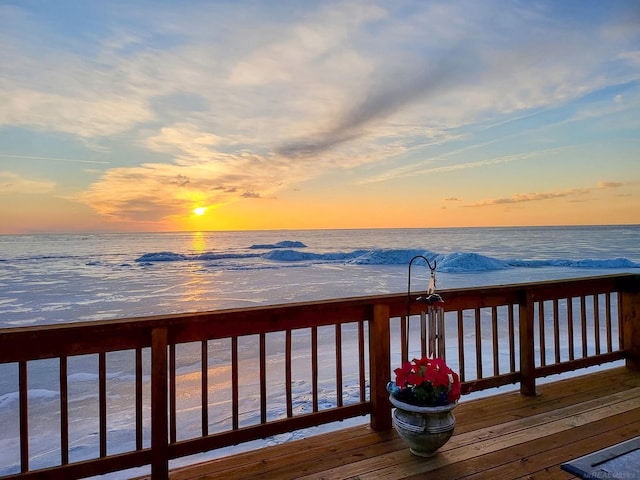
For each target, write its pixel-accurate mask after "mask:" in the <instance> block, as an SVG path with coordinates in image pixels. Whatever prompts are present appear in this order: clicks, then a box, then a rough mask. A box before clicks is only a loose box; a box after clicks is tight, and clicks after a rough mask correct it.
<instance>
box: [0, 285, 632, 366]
mask: <svg viewBox="0 0 640 480" xmlns="http://www.w3.org/2000/svg"><path fill="white" fill-rule="evenodd" d="M638 289H640V274H631V273H628V274H617V275H604V276H597V277H585V278H572V279H564V280H550V281H544V282H531V283H519V284H509V285H494V286H483V287H471V288H463V289H445V290H440V291H439V292H440V293H442V295H443V296H444V297H445V302H446V303H445V309H446V310H461V309H465V308H477V307H485V306H499V305H508V304H513V303H519V302H522V301H523V300H524V295H529V296H530V299H533V300H552V299H556V298H566V297H568V296H578V295H590V294H594V293H602V292H607V291H620V290H638ZM375 304H386V305H388V306H389V311H390V315H391V316H402V315H405V314H406V293H397V294H385V295H371V296H362V297H352V298H342V299H330V300H318V301H309V302H299V303H291V304H282V305H266V306H257V307H248V308H234V309H225V310H217V311H209V312H196V313H181V314H167V315H154V316H146V317H132V318H124V319H117V320H105V321H89V322H72V323H68V324H63V325H41V326H30V327H16V328H0V363H4V362H15V361H19V360H32V359H39V358H51V357H56V356H61V355H80V354H84V353H93V352H96V351H115V350H123V349H131V348H140V347H147V346H149V345H150V342H151V337H150V332H151V330H152V329H155V328H167V330H168V336H169V341H170V342H171V343H180V342H186V341H197V340H204V339H214V338H225V337H229V336H234V335H237V336H242V335H250V334H256V333H269V332H276V331H283V330H287V329H298V328H308V327H311V326H323V325H334V324H340V323H347V322H354V321H360V320H367V319H370V318H371V315H372V308H373V305H375Z"/></svg>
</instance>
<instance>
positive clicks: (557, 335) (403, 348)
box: [0, 274, 640, 479]
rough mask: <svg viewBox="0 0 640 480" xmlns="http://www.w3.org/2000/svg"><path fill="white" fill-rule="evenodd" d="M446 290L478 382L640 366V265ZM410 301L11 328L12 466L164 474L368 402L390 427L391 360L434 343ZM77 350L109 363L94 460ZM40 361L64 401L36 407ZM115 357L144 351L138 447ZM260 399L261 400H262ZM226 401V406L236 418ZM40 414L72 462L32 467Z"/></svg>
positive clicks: (361, 411) (376, 423)
mask: <svg viewBox="0 0 640 480" xmlns="http://www.w3.org/2000/svg"><path fill="white" fill-rule="evenodd" d="M440 293H441V294H442V296H443V297H444V299H445V310H446V313H445V319H446V323H445V325H446V326H445V332H443V333H444V336H443V337H442V340H445V349H444V352H443V354H444V355H446V360H447V362H448V363H449V364H450V365H451V366H452V367H453V368H454V369H456V370H458V371H459V372H460V375H461V378H462V380H463V391H464V392H469V391H478V390H483V389H487V388H493V387H499V386H503V385H508V384H513V383H518V382H519V383H520V389H521V392H522V393H523V394H525V395H534V394H535V383H536V378H539V377H543V376H547V375H551V374H557V373H563V372H567V371H570V370H575V369H579V368H585V367H589V366H593V365H597V364H601V363H605V362H611V361H615V360H622V359H625V360H626V364H627V366H629V367H630V368H634V369H639V368H640V275H631V274H625V275H615V276H605V277H593V278H584V279H572V280H563V281H551V282H542V283H532V284H519V285H507V286H493V287H480V288H471V289H457V290H444V291H441V292H440ZM409 305H410V322H409V326H408V328H407V322H405V319H406V317H407V296H406V295H404V294H399V295H383V296H371V297H358V298H351V299H340V300H330V301H319V302H309V303H297V304H292V305H279V306H267V307H256V308H250V309H234V310H223V311H216V312H205V313H190V314H181V315H164V316H155V317H145V318H136V319H123V320H116V321H106V322H88V323H69V324H65V325H61V326H40V327H27V328H15V329H13V328H12V329H2V330H0V366H3V367H4V368H5V370H3V371H6V368H9V369H14V370H15V377H16V383H17V392H18V402H17V407H16V412H15V414H16V418H17V419H18V424H19V428H18V430H19V434H18V437H19V441H18V443H19V446H18V447H17V448H16V452H17V453H16V454H17V455H19V457H20V461H19V462H16V463H19V468H18V469H17V471H15V472H9V474H7V475H5V476H4V477H1V478H23V479H27V478H81V477H86V476H91V475H98V474H104V473H108V472H113V471H121V470H126V469H130V468H133V467H138V466H142V465H151V473H152V476H153V478H154V479H156V478H157V479H164V478H167V477H168V469H169V461H170V460H171V459H177V458H181V457H185V456H188V455H192V454H197V453H201V452H206V451H210V450H213V449H218V448H220V447H224V446H230V445H234V444H238V443H242V442H247V441H250V440H254V439H260V438H266V437H270V436H273V435H276V434H280V433H284V432H293V431H296V430H300V429H304V428H307V427H311V426H314V425H320V424H326V423H331V422H335V421H340V420H344V419H348V418H351V417H356V416H362V415H367V414H368V415H370V423H371V425H372V427H373V428H375V429H388V428H390V427H391V416H390V412H391V408H390V404H389V402H388V398H387V393H386V390H385V385H386V383H387V382H388V381H389V379H391V375H392V370H393V368H394V367H395V366H396V365H397V366H399V362H401V361H402V359H403V358H408V357H410V356H418V355H421V354H423V353H425V352H426V350H427V347H428V346H427V345H425V341H424V340H423V339H421V337H420V335H419V333H418V332H417V331H416V328H417V327H416V325H415V323H416V321H415V320H416V318H415V317H416V315H417V314H418V313H419V310H420V308H421V307H420V304H418V303H413V302H410V304H409ZM407 338H408V342H407ZM301 342H305V344H306V346H304V347H301V346H300V343H301ZM78 358H82V359H87V358H89V359H93V360H94V361H95V363H96V377H97V386H96V390H97V391H96V392H95V396H96V398H97V400H96V402H97V405H96V410H97V417H98V419H97V424H98V428H97V431H98V440H97V442H96V443H97V448H96V453H95V455H94V456H93V457H91V458H80V459H78V458H74V453H73V449H72V448H70V438H71V437H72V436H73V434H74V433H73V427H72V424H71V421H70V415H71V411H70V410H71V409H72V406H73V405H75V402H76V401H77V400H76V399H75V398H74V396H73V394H72V393H71V391H70V384H69V378H70V377H71V373H70V363H72V362H75V360H76V359H78ZM46 359H50V360H46ZM51 359H53V361H54V362H55V364H54V365H53V366H52V365H51V361H52V360H51ZM345 360H346V362H345ZM41 361H45V362H46V367H45V368H47V369H48V373H49V374H53V375H56V376H57V378H58V379H59V381H58V387H59V392H58V394H59V406H58V407H59V408H57V409H56V410H55V411H53V412H52V413H43V415H44V416H45V418H43V419H34V414H35V413H36V412H35V410H36V409H34V408H33V406H32V402H31V401H30V399H29V390H30V388H31V386H30V385H31V383H32V382H31V378H32V377H33V376H35V374H33V373H32V371H35V370H36V369H38V368H39V367H41V365H40V364H39V362H41ZM112 361H116V362H117V363H118V365H119V368H126V365H128V364H129V363H130V364H131V375H130V378H131V379H132V380H130V383H131V385H129V387H130V391H131V392H132V394H131V396H130V405H125V406H122V405H120V404H119V407H118V408H122V409H125V410H126V411H127V412H130V414H131V417H132V419H133V420H132V423H133V425H134V428H133V432H132V436H133V440H132V442H131V444H132V447H131V448H130V449H127V450H126V451H122V445H119V444H118V443H117V442H110V441H109V431H110V430H109V414H110V412H112V411H113V408H114V407H113V406H112V403H114V402H115V400H114V399H113V398H112V395H110V390H109V379H110V378H111V373H110V372H111V370H110V368H109V366H110V364H111V362H112ZM3 364H4V365H3ZM123 365H125V367H123ZM328 365H330V367H327V366H328ZM52 370H53V373H52V372H51V371H52ZM221 372H222V373H221ZM127 378H129V377H128V376H127ZM221 379H223V380H224V381H222V380H221ZM247 389H249V390H251V389H253V390H252V391H251V393H249V394H247V391H248V390H247ZM272 390H273V391H272ZM113 397H117V396H113ZM247 398H249V399H250V400H253V399H256V403H255V408H254V407H251V406H250V407H249V408H250V409H253V410H247V407H246V405H245V403H247ZM121 401H122V400H121V399H119V400H118V402H120V403H121ZM248 403H249V405H253V403H252V401H249V402H248ZM274 403H275V404H276V407H274V405H273V404H274ZM4 408H10V407H4ZM274 408H275V410H274ZM212 409H213V410H214V411H215V412H216V415H215V419H217V420H215V421H214V419H213V418H211V417H210V415H209V413H210V411H211V410H212ZM219 409H223V410H224V411H225V412H228V417H229V421H228V422H226V424H220V421H219V418H221V417H223V418H224V417H225V416H226V413H225V415H220V414H219ZM194 410H195V411H199V414H200V415H199V417H200V418H199V419H198V420H197V422H196V423H197V431H195V432H194V431H193V430H192V429H187V430H188V431H187V432H186V433H185V432H182V431H181V428H179V427H178V425H181V424H182V421H181V420H182V417H181V416H182V415H183V414H184V413H185V412H190V411H194ZM254 410H255V412H254ZM119 413H122V412H119ZM254 413H255V415H253V414H254ZM247 417H249V418H247ZM39 422H47V423H49V424H54V425H56V424H59V425H60V429H59V430H60V432H59V433H60V435H59V446H57V447H56V450H57V451H58V452H59V456H60V460H59V462H55V463H54V464H53V465H49V466H44V467H40V466H38V467H36V468H34V467H32V458H33V448H32V444H33V442H32V439H33V438H34V435H36V434H37V433H34V431H33V429H32V427H31V425H32V424H34V423H39ZM223 423H224V422H223ZM2 435H3V433H2V431H1V430H0V442H1V441H2V440H3V439H2ZM179 437H180V438H179ZM183 437H184V438H183Z"/></svg>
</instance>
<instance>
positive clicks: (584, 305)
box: [580, 295, 587, 358]
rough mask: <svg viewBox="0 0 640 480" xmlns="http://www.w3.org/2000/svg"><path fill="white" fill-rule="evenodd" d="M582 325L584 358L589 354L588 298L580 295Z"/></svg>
mask: <svg viewBox="0 0 640 480" xmlns="http://www.w3.org/2000/svg"><path fill="white" fill-rule="evenodd" d="M580 323H581V325H580V327H581V329H582V358H585V357H586V356H587V300H586V297H585V296H584V295H580Z"/></svg>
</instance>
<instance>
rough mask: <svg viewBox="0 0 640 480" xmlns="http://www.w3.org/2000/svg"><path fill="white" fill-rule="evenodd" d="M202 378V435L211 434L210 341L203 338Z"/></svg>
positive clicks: (201, 354)
mask: <svg viewBox="0 0 640 480" xmlns="http://www.w3.org/2000/svg"><path fill="white" fill-rule="evenodd" d="M200 370H201V372H202V376H201V378H200V389H201V394H202V398H201V402H200V404H201V408H202V436H203V437H204V436H206V435H209V343H208V342H207V341H206V340H202V342H201V343H200Z"/></svg>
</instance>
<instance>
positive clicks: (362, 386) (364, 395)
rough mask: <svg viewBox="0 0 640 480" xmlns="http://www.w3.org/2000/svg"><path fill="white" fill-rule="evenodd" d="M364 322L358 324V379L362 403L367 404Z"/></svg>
mask: <svg viewBox="0 0 640 480" xmlns="http://www.w3.org/2000/svg"><path fill="white" fill-rule="evenodd" d="M364 347H365V345H364V321H363V320H360V321H359V322H358V377H359V379H360V401H361V402H365V401H366V400H367V390H366V381H365V367H364V362H365V358H364Z"/></svg>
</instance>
